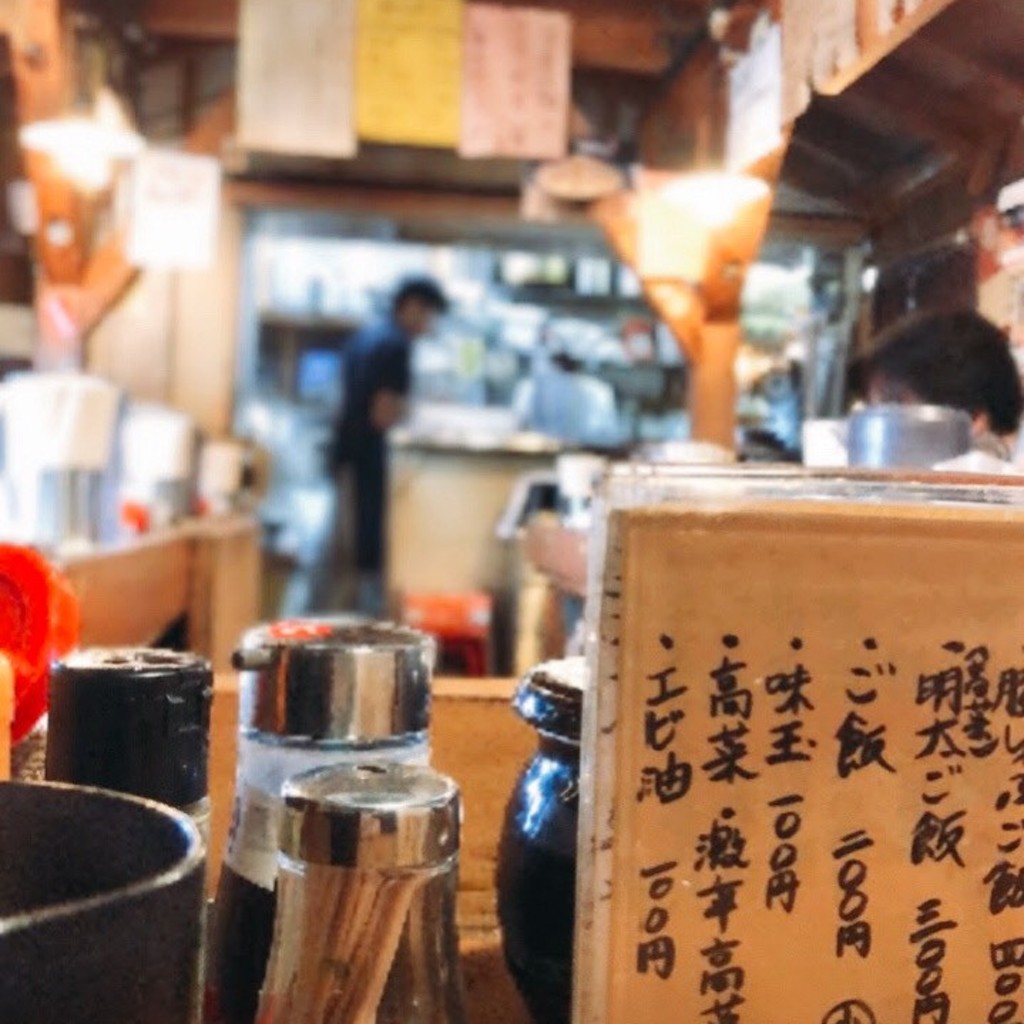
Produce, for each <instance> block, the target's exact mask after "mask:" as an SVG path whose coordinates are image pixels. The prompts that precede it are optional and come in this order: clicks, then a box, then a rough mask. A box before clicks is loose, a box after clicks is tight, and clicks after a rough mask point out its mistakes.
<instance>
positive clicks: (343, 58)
mask: <svg viewBox="0 0 1024 1024" xmlns="http://www.w3.org/2000/svg"><path fill="white" fill-rule="evenodd" d="M354 30H355V0H303V3H302V16H301V17H298V16H297V15H296V12H295V9H294V8H293V7H292V6H291V5H289V4H287V3H281V0H244V3H243V4H242V7H241V11H240V15H239V51H238V141H239V144H240V145H241V146H242V147H243V148H245V149H250V150H255V151H257V152H268V153H294V154H298V155H302V156H320V157H331V158H342V157H350V156H354V155H355V152H356V134H355V100H354V97H353V85H354V80H355V74H354V63H353V57H354V43H353V34H354Z"/></svg>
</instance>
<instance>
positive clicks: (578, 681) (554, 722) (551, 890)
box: [498, 658, 586, 1024]
mask: <svg viewBox="0 0 1024 1024" xmlns="http://www.w3.org/2000/svg"><path fill="white" fill-rule="evenodd" d="M585 679H586V667H585V664H584V661H583V659H582V658H572V659H568V660H566V661H561V662H549V663H548V664H545V665H541V666H539V667H538V668H536V669H534V670H533V671H532V672H531V673H530V674H529V675H527V676H526V677H525V678H524V679H523V681H522V682H521V683H520V685H519V689H518V690H517V692H516V696H515V698H514V701H513V706H514V707H515V709H516V710H517V711H518V713H519V714H520V715H521V716H522V718H523V719H524V720H525V721H526V722H528V723H529V724H530V725H532V726H533V727H534V728H535V729H536V730H537V732H538V748H537V753H536V754H535V756H534V757H533V759H532V760H531V761H530V762H529V763H528V764H527V765H526V766H525V768H524V769H523V771H522V773H521V774H520V776H519V779H518V781H517V782H516V786H515V789H514V790H513V793H512V798H511V800H510V801H509V804H508V809H507V811H506V814H505V826H504V830H503V832H502V837H501V847H500V850H499V853H498V916H499V919H500V921H501V927H502V935H503V939H504V948H505V960H506V962H507V964H508V967H509V971H510V972H511V974H512V977H513V978H514V979H515V982H516V985H517V986H518V988H519V991H520V992H521V993H522V996H523V998H524V1000H525V1001H526V1004H527V1006H528V1007H529V1010H530V1013H531V1015H532V1016H533V1018H534V1021H535V1022H536V1024H568V1021H569V1019H570V1016H571V1005H572V957H573V935H574V923H575V913H576V836H577V830H578V813H579V780H580V725H581V713H582V707H583V692H584V682H585Z"/></svg>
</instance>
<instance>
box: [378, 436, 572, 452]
mask: <svg viewBox="0 0 1024 1024" xmlns="http://www.w3.org/2000/svg"><path fill="white" fill-rule="evenodd" d="M388 441H389V443H390V444H391V446H392V447H393V448H398V449H402V450H406V451H421V452H438V453H443V454H448V455H460V454H464V455H516V456H519V455H551V456H555V455H559V454H561V453H562V452H565V451H572V450H573V449H572V448H570V447H567V446H566V445H564V444H562V443H561V442H560V441H558V440H556V439H555V438H552V437H545V436H544V435H543V434H528V433H521V434H510V435H508V436H505V437H493V436H492V437H487V436H483V437H479V438H476V437H472V436H466V435H456V434H454V433H452V434H414V433H412V432H411V431H408V430H394V431H392V432H391V433H390V434H389V435H388Z"/></svg>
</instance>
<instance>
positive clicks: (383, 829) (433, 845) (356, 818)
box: [280, 765, 460, 870]
mask: <svg viewBox="0 0 1024 1024" xmlns="http://www.w3.org/2000/svg"><path fill="white" fill-rule="evenodd" d="M282 795H283V797H284V805H285V812H284V818H283V820H282V824H281V837H280V849H281V852H282V853H284V854H286V855H287V856H289V857H291V858H292V859H294V860H301V861H306V862H308V863H313V864H329V865H332V866H334V867H347V868H365V869H369V870H373V869H377V870H388V869H401V868H406V869H409V868H432V867H440V866H442V865H444V864H445V863H446V862H447V861H449V860H450V859H451V858H452V857H454V856H455V855H456V854H457V853H458V851H459V824H460V800H459V789H458V786H456V785H455V783H454V782H452V780H451V779H449V778H447V777H446V776H444V775H440V774H438V773H437V772H435V771H433V770H432V769H430V768H420V767H412V766H408V765H365V766H344V767H330V768H318V769H316V770H315V771H311V772H305V773H304V774H302V775H297V776H295V777H294V778H292V779H290V780H289V781H288V782H287V783H286V784H285V786H284V790H283V792H282Z"/></svg>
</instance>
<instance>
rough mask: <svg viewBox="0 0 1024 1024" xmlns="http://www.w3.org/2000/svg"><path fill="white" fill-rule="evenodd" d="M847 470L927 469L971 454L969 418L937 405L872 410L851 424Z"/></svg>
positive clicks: (855, 418) (869, 409)
mask: <svg viewBox="0 0 1024 1024" xmlns="http://www.w3.org/2000/svg"><path fill="white" fill-rule="evenodd" d="M848 444H849V453H850V465H851V466H856V467H861V468H866V469H930V468H931V467H932V466H934V465H935V464H936V463H939V462H944V461H946V460H947V459H955V458H956V457H957V456H959V455H966V454H967V452H969V451H970V450H971V417H970V416H969V415H968V414H967V413H966V412H961V411H960V410H958V409H947V408H944V407H943V406H938V405H875V406H870V407H869V408H867V409H861V410H860V411H859V412H856V413H854V414H853V416H852V417H851V418H850V435H849V442H848Z"/></svg>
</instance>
